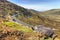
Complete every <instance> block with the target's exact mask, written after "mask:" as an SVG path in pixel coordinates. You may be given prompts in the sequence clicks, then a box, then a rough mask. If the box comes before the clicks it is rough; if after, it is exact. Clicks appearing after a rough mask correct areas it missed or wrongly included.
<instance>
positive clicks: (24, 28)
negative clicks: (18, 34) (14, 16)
mask: <svg viewBox="0 0 60 40" xmlns="http://www.w3.org/2000/svg"><path fill="white" fill-rule="evenodd" d="M5 25H7V26H10V27H11V28H14V29H16V30H19V31H23V32H33V30H32V29H30V28H28V27H26V26H23V25H19V24H16V23H14V22H5Z"/></svg>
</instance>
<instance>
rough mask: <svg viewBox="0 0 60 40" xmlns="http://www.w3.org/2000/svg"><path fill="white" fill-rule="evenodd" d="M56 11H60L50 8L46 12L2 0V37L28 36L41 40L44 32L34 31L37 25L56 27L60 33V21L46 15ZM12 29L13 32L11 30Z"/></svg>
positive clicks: (0, 22) (0, 24) (0, 11)
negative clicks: (33, 28)
mask: <svg viewBox="0 0 60 40" xmlns="http://www.w3.org/2000/svg"><path fill="white" fill-rule="evenodd" d="M56 12H57V13H58V12H59V11H57V10H56V11H54V10H49V11H46V12H38V11H35V10H31V9H26V8H24V7H21V6H18V5H16V4H14V3H11V2H9V1H7V0H6V1H4V0H0V19H1V20H0V26H1V27H0V29H1V30H2V31H1V32H0V33H3V34H0V35H1V38H2V40H3V39H5V40H22V38H21V36H23V40H29V39H28V38H31V39H32V40H39V39H40V36H41V35H42V34H41V35H40V34H39V33H34V32H33V31H34V30H32V27H34V26H36V25H44V26H45V27H49V28H54V29H55V28H56V29H58V31H57V30H56V31H55V33H57V34H58V35H59V34H60V32H59V30H60V28H59V24H60V23H59V22H58V21H55V20H52V19H53V18H48V17H47V16H46V15H47V14H51V16H52V14H54V13H55V14H56ZM55 14H54V16H55ZM58 14H59V13H58ZM4 29H5V30H4ZM10 30H11V31H13V32H11V31H10ZM20 31H22V32H23V33H21V32H20ZM14 33H15V34H16V35H15V34H14ZM20 33H21V34H22V35H21V34H20ZM7 34H8V35H7ZM18 35H20V36H18ZM2 36H3V37H2ZM6 36H7V37H6ZM10 36H11V37H12V38H11V37H10ZM44 36H45V35H43V38H44ZM16 37H17V38H16ZM18 37H20V39H18ZM37 37H38V38H37ZM7 38H8V39H7ZM14 38H16V39H14ZM24 38H25V39H24ZM36 38H37V39H36ZM31 39H30V40H31ZM48 39H49V38H48Z"/></svg>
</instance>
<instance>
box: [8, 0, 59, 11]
mask: <svg viewBox="0 0 60 40" xmlns="http://www.w3.org/2000/svg"><path fill="white" fill-rule="evenodd" d="M8 1H10V2H13V3H15V4H18V5H20V6H22V7H24V8H28V9H34V10H38V11H46V10H50V9H60V0H8Z"/></svg>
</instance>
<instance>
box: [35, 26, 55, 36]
mask: <svg viewBox="0 0 60 40" xmlns="http://www.w3.org/2000/svg"><path fill="white" fill-rule="evenodd" d="M34 30H35V31H36V32H41V33H44V34H46V36H52V35H53V34H54V31H53V30H52V29H51V28H47V27H44V26H42V25H37V26H36V27H35V28H34Z"/></svg>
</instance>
